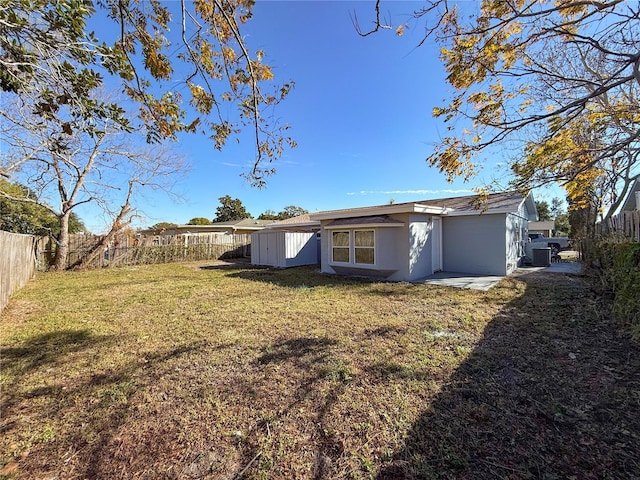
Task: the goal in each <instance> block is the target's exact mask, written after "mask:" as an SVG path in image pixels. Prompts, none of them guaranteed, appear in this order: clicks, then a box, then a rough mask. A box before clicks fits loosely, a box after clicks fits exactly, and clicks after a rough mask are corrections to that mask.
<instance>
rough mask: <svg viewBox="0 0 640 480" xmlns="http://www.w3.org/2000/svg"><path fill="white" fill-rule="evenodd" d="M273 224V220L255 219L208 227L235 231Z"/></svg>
mask: <svg viewBox="0 0 640 480" xmlns="http://www.w3.org/2000/svg"><path fill="white" fill-rule="evenodd" d="M272 223H274V220H256V219H255V218H243V219H242V220H229V221H227V222H213V223H212V224H211V225H209V227H232V228H234V229H236V230H238V229H242V230H247V229H262V228H264V227H266V226H267V225H270V224H272Z"/></svg>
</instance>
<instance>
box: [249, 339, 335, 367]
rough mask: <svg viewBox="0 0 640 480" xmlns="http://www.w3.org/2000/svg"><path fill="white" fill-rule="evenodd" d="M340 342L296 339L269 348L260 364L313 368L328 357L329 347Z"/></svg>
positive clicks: (259, 359)
mask: <svg viewBox="0 0 640 480" xmlns="http://www.w3.org/2000/svg"><path fill="white" fill-rule="evenodd" d="M337 343H338V342H336V341H335V340H331V339H329V338H309V337H303V338H294V339H291V340H286V341H283V342H279V343H276V344H274V345H271V346H269V347H268V349H267V350H266V351H265V353H264V354H263V355H261V356H260V357H259V358H258V363H262V364H267V363H273V362H284V361H290V362H293V363H295V364H298V365H304V366H311V365H312V364H315V363H318V362H321V361H322V360H323V359H325V358H326V357H327V356H328V350H327V349H328V347H331V346H333V345H336V344H337Z"/></svg>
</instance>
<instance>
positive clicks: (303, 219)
mask: <svg viewBox="0 0 640 480" xmlns="http://www.w3.org/2000/svg"><path fill="white" fill-rule="evenodd" d="M314 228H316V229H319V228H320V222H319V221H317V220H311V216H310V214H308V213H305V214H303V215H298V216H297V217H291V218H286V219H284V220H278V221H275V222H273V223H271V224H270V225H267V227H266V229H267V230H273V229H278V230H292V229H294V230H299V229H306V230H312V229H314Z"/></svg>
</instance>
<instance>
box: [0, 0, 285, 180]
mask: <svg viewBox="0 0 640 480" xmlns="http://www.w3.org/2000/svg"><path fill="white" fill-rule="evenodd" d="M253 4H254V2H253V0H214V1H211V2H206V1H195V2H188V1H187V0H180V1H179V2H175V3H174V2H159V1H156V0H151V1H149V2H128V1H118V0H99V1H96V2H93V1H92V0H68V1H65V2H60V1H58V0H8V1H7V2H4V3H3V4H2V6H0V89H1V90H2V91H4V92H7V93H8V94H13V95H16V96H21V95H23V94H24V93H26V92H28V93H29V94H30V95H33V96H37V97H38V98H39V100H38V102H37V107H36V109H35V111H34V113H35V114H36V115H39V116H41V117H42V118H49V117H51V116H55V115H58V116H60V115H61V112H62V111H66V112H69V111H70V112H72V114H71V117H72V119H71V120H70V121H69V122H68V123H67V124H66V125H64V128H65V131H66V133H69V134H70V133H72V132H73V130H74V129H76V128H79V127H78V125H76V124H74V122H73V121H72V120H73V118H78V117H83V118H85V119H90V118H96V119H109V120H112V121H114V122H116V123H118V124H119V125H120V126H121V128H122V129H124V130H127V129H130V128H132V123H131V120H132V119H131V118H130V117H129V116H128V114H127V113H126V112H125V111H124V110H123V108H121V106H120V104H121V103H122V102H120V101H117V100H114V101H111V100H98V99H96V98H95V97H94V95H93V92H94V91H95V90H96V89H98V88H100V87H102V86H104V85H105V84H106V83H105V80H106V78H108V77H110V78H111V80H115V81H119V82H121V84H122V87H123V91H124V92H125V93H126V95H127V96H128V98H129V99H130V100H131V101H132V102H134V104H135V105H137V109H138V116H137V118H138V120H139V121H140V122H141V124H142V125H143V126H144V127H145V128H146V131H147V139H148V141H150V142H155V141H159V140H161V139H166V138H175V137H176V135H177V134H178V133H180V132H193V133H195V132H201V133H204V134H205V135H207V136H209V137H210V138H211V139H212V140H213V146H214V147H215V148H216V149H221V148H222V147H223V146H224V145H225V143H226V141H227V140H228V139H229V138H230V137H232V136H235V135H237V134H239V133H240V132H241V130H243V129H244V128H248V129H249V131H250V133H251V135H249V138H251V141H252V142H253V143H254V145H255V152H256V156H255V161H254V163H253V166H252V168H251V169H250V171H248V172H246V177H247V178H248V179H249V180H250V181H251V182H252V183H253V184H255V185H258V186H260V185H262V184H263V183H264V181H265V177H266V176H267V175H269V174H270V173H273V171H274V170H273V167H272V166H271V165H270V162H271V161H272V160H274V159H276V158H277V157H279V156H280V155H281V154H282V152H283V149H284V148H286V146H295V142H294V141H293V140H292V139H291V138H289V137H288V136H286V134H287V130H288V128H289V127H288V126H287V125H281V124H279V123H278V122H277V120H276V119H273V118H271V113H270V112H271V110H272V108H273V107H274V106H275V105H277V104H278V103H279V102H280V101H281V100H282V99H284V98H285V97H286V96H287V94H288V93H289V91H290V90H291V88H292V87H293V83H292V82H288V83H284V84H281V85H275V84H274V83H273V79H274V74H273V72H272V70H271V68H270V66H269V65H268V64H266V63H265V62H264V61H263V58H264V55H265V54H264V52H263V51H260V50H258V51H255V52H252V51H250V50H249V48H248V46H247V45H246V43H245V37H243V35H242V32H241V27H242V25H244V24H245V23H246V22H248V21H249V20H250V19H251V17H252V7H253ZM105 19H106V20H105ZM96 21H99V22H101V24H102V31H103V32H105V31H109V30H110V31H111V32H117V33H116V35H115V39H112V38H111V36H110V35H111V34H110V32H109V35H108V38H107V37H105V38H98V36H97V34H96V33H95V32H94V31H93V30H92V29H91V28H90V25H92V22H96ZM105 22H106V23H105ZM108 22H111V27H112V28H109V25H108ZM226 105H233V106H235V107H236V114H235V115H234V116H233V117H227V116H226V115H225V113H224V112H227V111H229V109H228V108H227V106H226ZM88 128H89V131H90V129H91V127H90V126H89V127H88Z"/></svg>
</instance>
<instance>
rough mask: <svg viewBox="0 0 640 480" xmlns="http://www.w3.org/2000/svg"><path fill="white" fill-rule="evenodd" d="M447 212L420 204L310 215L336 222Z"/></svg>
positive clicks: (333, 211)
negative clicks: (360, 218) (340, 220)
mask: <svg viewBox="0 0 640 480" xmlns="http://www.w3.org/2000/svg"><path fill="white" fill-rule="evenodd" d="M447 211H448V210H447V209H446V208H442V207H434V206H430V205H423V204H420V203H410V204H397V205H393V204H392V205H382V206H377V207H361V208H353V209H345V210H329V211H327V212H318V213H312V214H310V215H309V217H310V218H311V219H312V220H336V219H339V218H355V217H373V216H376V215H393V214H395V213H427V214H431V215H445V214H446V212H447Z"/></svg>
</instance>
